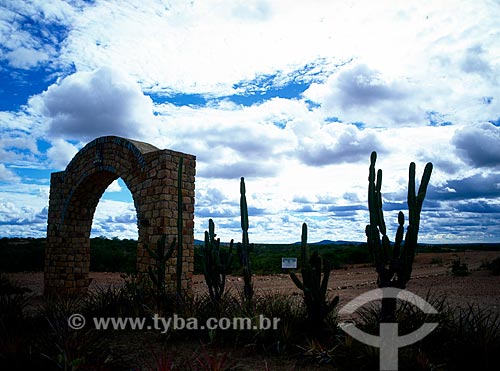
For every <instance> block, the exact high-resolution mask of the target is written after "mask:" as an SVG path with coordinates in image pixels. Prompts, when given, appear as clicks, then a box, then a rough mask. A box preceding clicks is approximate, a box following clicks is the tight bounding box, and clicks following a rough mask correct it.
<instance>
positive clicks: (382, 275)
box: [365, 151, 432, 322]
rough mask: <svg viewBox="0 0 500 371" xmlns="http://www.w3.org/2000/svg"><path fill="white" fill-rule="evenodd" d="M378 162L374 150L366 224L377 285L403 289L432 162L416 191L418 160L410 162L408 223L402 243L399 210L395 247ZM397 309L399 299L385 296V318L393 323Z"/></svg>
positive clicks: (415, 240)
mask: <svg viewBox="0 0 500 371" xmlns="http://www.w3.org/2000/svg"><path fill="white" fill-rule="evenodd" d="M376 161H377V153H376V152H375V151H374V152H372V154H371V157H370V170H369V176H368V209H369V211H370V224H368V225H367V226H366V230H365V232H366V237H367V242H368V248H369V249H370V252H371V254H372V256H373V259H374V261H375V268H376V271H377V273H378V286H379V287H380V288H384V287H395V288H400V289H404V288H406V284H407V283H408V281H409V280H410V277H411V272H412V266H413V260H414V258H415V249H416V248H417V240H418V230H419V227H420V212H421V211H422V204H423V202H424V198H425V194H426V192H427V186H428V185H429V180H430V178H431V173H432V163H430V162H429V163H427V165H426V166H425V169H424V173H423V175H422V180H421V181H420V187H419V189H418V193H415V163H413V162H412V163H410V169H409V180H408V210H409V225H408V228H407V229H406V236H405V237H404V242H403V235H404V222H405V218H404V214H403V212H402V211H400V212H399V214H398V224H399V227H398V229H397V232H396V238H395V242H394V246H392V245H391V242H390V241H389V237H387V229H386V226H385V221H384V214H383V208H382V192H381V188H382V170H381V169H379V170H378V171H377V173H376V176H375V162H376ZM381 236H382V238H381ZM395 310H396V299H392V298H386V299H383V300H382V321H384V322H394V313H395Z"/></svg>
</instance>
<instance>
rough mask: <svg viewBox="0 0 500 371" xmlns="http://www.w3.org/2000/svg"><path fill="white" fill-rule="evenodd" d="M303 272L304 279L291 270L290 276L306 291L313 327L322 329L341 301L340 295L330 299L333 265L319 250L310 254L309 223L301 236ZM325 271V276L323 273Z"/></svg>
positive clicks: (306, 302) (303, 228)
mask: <svg viewBox="0 0 500 371" xmlns="http://www.w3.org/2000/svg"><path fill="white" fill-rule="evenodd" d="M300 248H301V265H302V269H301V273H302V281H301V280H300V279H299V277H297V275H296V274H295V272H290V277H291V278H292V281H293V282H294V283H295V285H296V286H297V287H298V288H299V289H301V290H302V291H303V292H304V302H305V304H306V308H307V312H308V317H309V320H310V322H311V324H312V325H313V329H315V330H317V329H320V328H321V326H322V325H323V321H324V320H325V318H326V317H327V316H328V315H329V314H330V312H331V311H332V310H333V309H334V308H335V306H336V305H337V304H338V302H339V297H338V296H335V297H334V298H333V299H331V300H330V299H328V295H327V292H328V280H329V278H330V271H331V266H330V263H329V262H328V260H326V259H322V258H321V257H320V256H319V254H318V252H317V251H314V252H313V253H312V254H311V255H310V254H309V248H308V245H307V224H306V223H304V224H302V236H301V246H300ZM322 263H323V264H322ZM322 273H323V277H322V276H321V274H322Z"/></svg>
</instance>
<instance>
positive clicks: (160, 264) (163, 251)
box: [145, 234, 176, 309]
mask: <svg viewBox="0 0 500 371" xmlns="http://www.w3.org/2000/svg"><path fill="white" fill-rule="evenodd" d="M175 246H176V239H175V238H174V240H173V241H172V243H171V244H170V246H169V247H168V248H167V235H166V234H164V235H162V236H161V237H160V239H159V240H158V241H156V249H155V250H153V249H151V248H150V247H149V246H148V245H145V248H146V250H147V251H148V253H149V256H151V257H152V258H153V259H154V260H155V266H154V268H153V267H152V266H151V265H150V266H148V274H149V278H150V279H151V282H152V283H153V286H154V288H155V291H156V292H155V296H156V301H157V306H158V308H159V309H160V308H161V306H162V303H163V302H164V301H165V300H166V295H167V283H166V278H165V275H166V265H167V260H168V259H170V258H171V257H172V254H173V252H174V248H175Z"/></svg>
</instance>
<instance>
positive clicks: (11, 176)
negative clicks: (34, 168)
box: [0, 164, 21, 183]
mask: <svg viewBox="0 0 500 371" xmlns="http://www.w3.org/2000/svg"><path fill="white" fill-rule="evenodd" d="M20 179H21V178H20V177H19V176H18V175H17V174H16V173H14V172H13V171H12V170H10V169H8V168H7V167H6V166H5V165H4V164H0V182H9V183H16V182H18V181H19V180H20Z"/></svg>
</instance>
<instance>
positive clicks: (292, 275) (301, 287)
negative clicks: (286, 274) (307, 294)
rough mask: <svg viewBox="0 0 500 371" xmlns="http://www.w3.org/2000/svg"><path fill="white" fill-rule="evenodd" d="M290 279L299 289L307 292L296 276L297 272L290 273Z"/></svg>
mask: <svg viewBox="0 0 500 371" xmlns="http://www.w3.org/2000/svg"><path fill="white" fill-rule="evenodd" d="M290 278H291V279H292V281H293V283H295V285H297V287H298V288H299V289H300V290H302V291H306V288H305V287H304V284H303V283H302V282H301V281H300V279H299V277H297V275H296V274H295V272H290Z"/></svg>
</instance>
